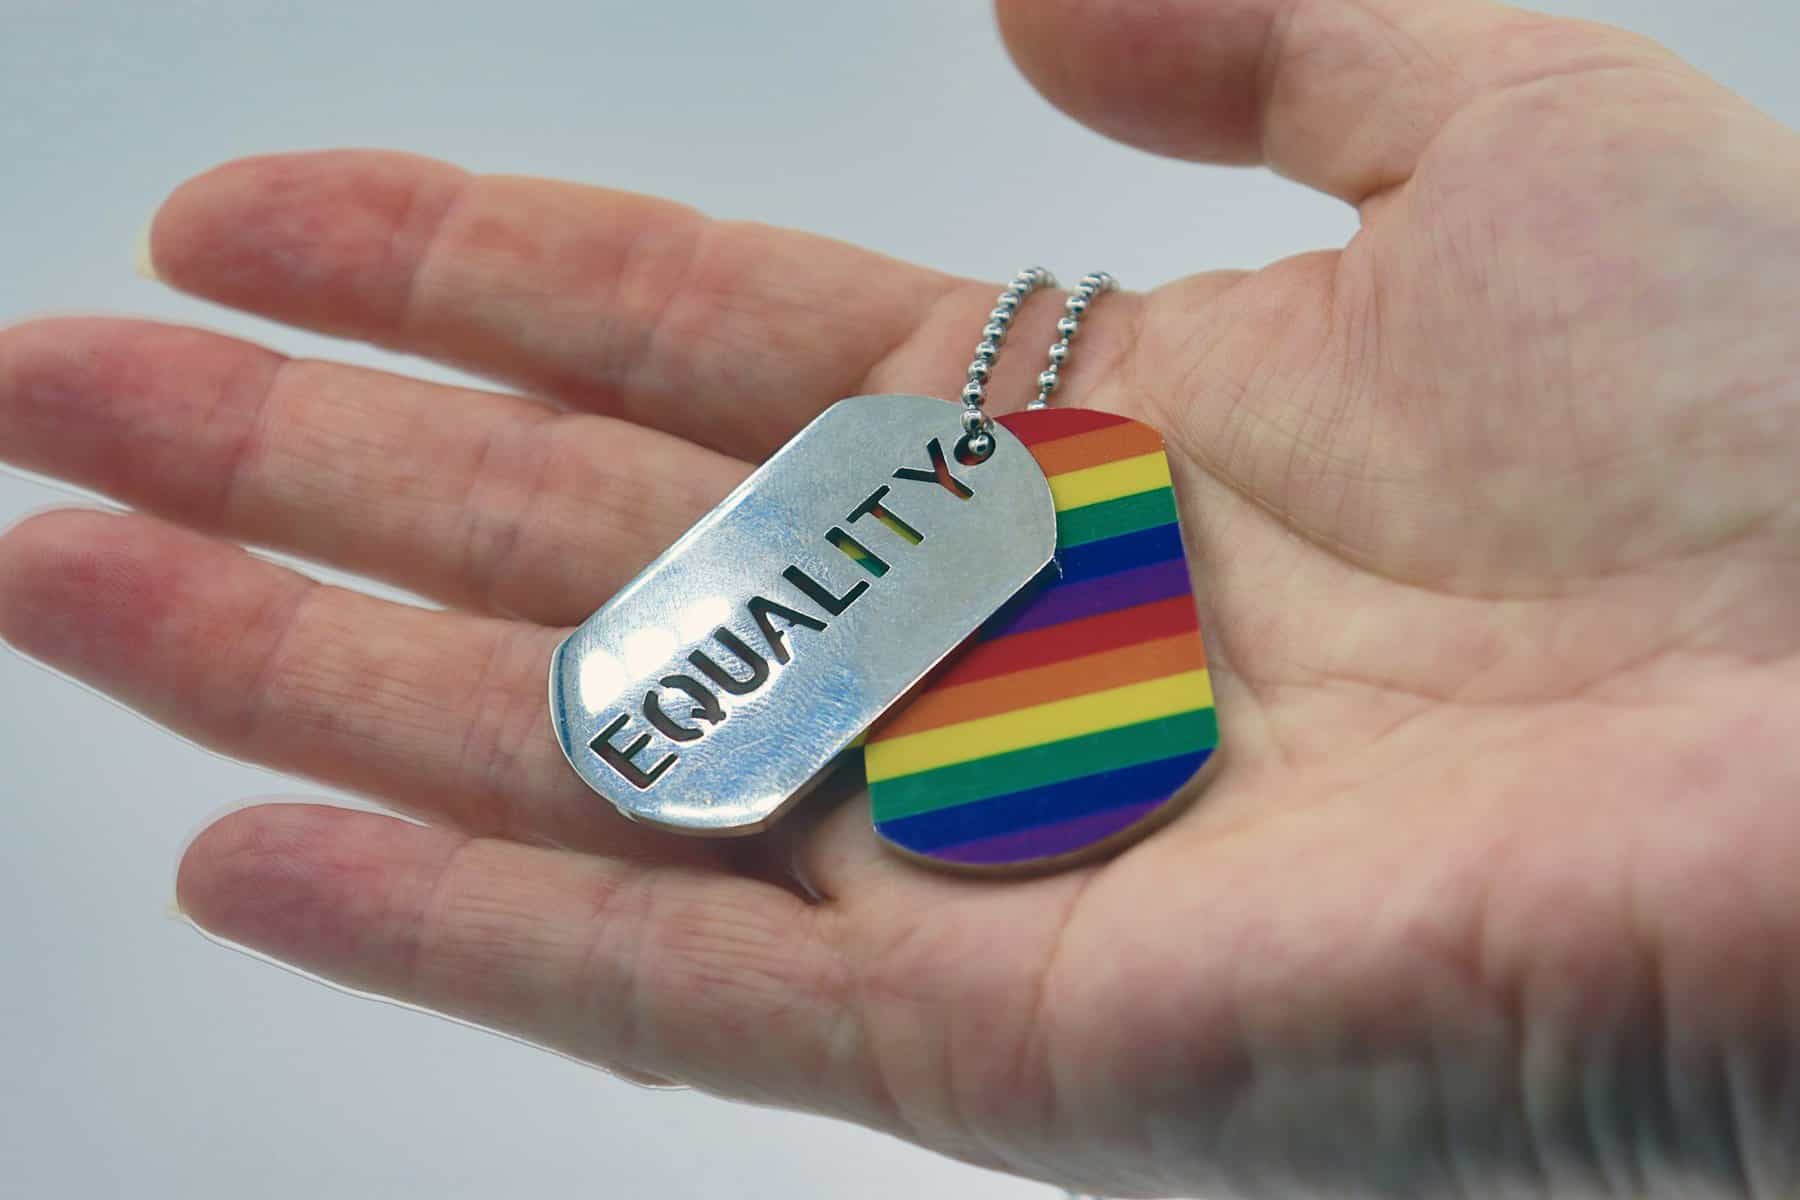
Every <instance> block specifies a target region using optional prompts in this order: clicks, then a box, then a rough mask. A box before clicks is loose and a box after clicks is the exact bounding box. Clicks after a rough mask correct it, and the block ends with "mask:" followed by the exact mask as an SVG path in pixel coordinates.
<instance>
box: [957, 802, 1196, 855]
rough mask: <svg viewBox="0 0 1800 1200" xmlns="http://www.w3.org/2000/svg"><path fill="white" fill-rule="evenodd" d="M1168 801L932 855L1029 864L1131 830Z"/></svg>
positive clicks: (1111, 810) (1113, 810) (1040, 827)
mask: <svg viewBox="0 0 1800 1200" xmlns="http://www.w3.org/2000/svg"><path fill="white" fill-rule="evenodd" d="M1163 803H1164V801H1162V800H1151V801H1149V802H1148V803H1145V804H1133V805H1130V806H1129V807H1126V808H1109V809H1107V810H1106V811H1104V812H1097V813H1089V814H1088V815H1087V816H1085V817H1076V818H1075V819H1074V820H1073V821H1058V822H1056V823H1055V824H1053V825H1034V826H1032V827H1031V828H1030V829H1021V830H1019V831H1018V832H1017V833H1003V834H999V835H998V836H996V837H986V838H980V839H978V840H976V841H973V842H962V843H959V844H958V845H955V846H940V847H938V848H937V849H936V850H932V851H929V854H930V856H931V857H932V858H939V859H943V860H944V861H945V862H955V863H969V864H970V865H977V864H980V865H986V866H998V865H1000V864H1002V863H1028V862H1034V861H1036V860H1038V859H1044V858H1055V857H1056V856H1058V855H1060V854H1072V853H1074V852H1075V851H1077V850H1083V849H1086V848H1087V847H1089V846H1091V845H1093V844H1094V843H1095V842H1098V841H1100V840H1102V839H1103V838H1109V837H1111V836H1112V835H1113V834H1115V833H1118V832H1120V831H1122V830H1125V829H1129V828H1130V827H1131V826H1133V825H1135V824H1137V823H1138V822H1139V821H1141V820H1143V819H1144V818H1145V817H1147V816H1149V815H1150V814H1151V813H1152V812H1154V811H1155V810H1156V809H1157V808H1159V807H1161V806H1162V804H1163Z"/></svg>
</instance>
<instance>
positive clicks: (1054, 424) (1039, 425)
mask: <svg viewBox="0 0 1800 1200" xmlns="http://www.w3.org/2000/svg"><path fill="white" fill-rule="evenodd" d="M1128 420H1130V418H1129V417H1118V416H1114V415H1113V414H1112V413H1103V412H1095V411H1094V410H1093V409H1091V408H1034V409H1028V410H1026V411H1025V412H1016V413H1009V414H1008V415H1006V416H1004V417H1001V418H1000V423H1001V424H1002V425H1004V426H1006V427H1007V428H1008V429H1010V430H1012V432H1013V434H1014V436H1016V437H1017V438H1018V439H1019V440H1020V441H1021V442H1024V443H1025V444H1026V445H1027V446H1034V445H1036V444H1037V443H1039V442H1048V441H1050V440H1052V439H1053V438H1062V437H1073V436H1074V435H1075V434H1078V433H1090V432H1092V431H1093V430H1096V429H1105V428H1106V427H1107V426H1108V425H1118V424H1121V423H1123V422H1125V421H1128Z"/></svg>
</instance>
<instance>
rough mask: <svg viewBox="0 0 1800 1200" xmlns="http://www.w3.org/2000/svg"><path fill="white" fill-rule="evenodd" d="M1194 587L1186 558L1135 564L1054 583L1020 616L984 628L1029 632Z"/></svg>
mask: <svg viewBox="0 0 1800 1200" xmlns="http://www.w3.org/2000/svg"><path fill="white" fill-rule="evenodd" d="M1192 590H1193V583H1192V581H1191V580H1190V579H1189V578H1188V569H1187V560H1186V559H1185V558H1171V559H1166V560H1164V561H1162V562H1159V563H1151V564H1150V565H1149V566H1144V567H1133V568H1131V569H1130V570H1128V571H1119V572H1116V573H1114V574H1112V575H1102V576H1101V577H1100V578H1098V579H1087V580H1083V581H1082V582H1080V583H1065V584H1051V585H1050V586H1049V587H1046V588H1045V589H1044V590H1043V591H1042V592H1040V593H1038V595H1037V596H1036V598H1034V599H1033V600H1032V601H1031V602H1030V603H1029V604H1027V605H1026V606H1025V607H1024V608H1023V609H1022V610H1020V612H1019V615H1018V616H1016V617H1014V618H1013V619H1012V620H1010V621H1008V622H1006V623H1005V624H1004V625H1001V626H998V627H997V628H994V629H990V630H987V631H985V633H986V636H987V637H990V638H996V637H1004V636H1006V635H1007V634H1009V633H1027V632H1029V631H1031V630H1033V629H1043V628H1044V627H1046V626H1049V625H1061V624H1062V623H1063V622H1064V621H1078V620H1080V619H1081V618H1083V617H1093V616H1098V615H1099V614H1101V613H1108V612H1114V611H1116V610H1117V609H1121V608H1131V607H1133V606H1135V605H1139V604H1149V603H1151V602H1152V601H1156V600H1167V599H1168V598H1169V597H1171V596H1185V595H1187V594H1188V593H1189V592H1190V591H1192Z"/></svg>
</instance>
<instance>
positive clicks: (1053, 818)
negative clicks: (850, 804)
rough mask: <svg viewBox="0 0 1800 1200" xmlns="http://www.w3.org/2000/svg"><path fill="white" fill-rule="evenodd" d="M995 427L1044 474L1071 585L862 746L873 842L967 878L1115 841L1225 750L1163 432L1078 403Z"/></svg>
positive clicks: (1029, 611)
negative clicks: (967, 872) (1022, 447)
mask: <svg viewBox="0 0 1800 1200" xmlns="http://www.w3.org/2000/svg"><path fill="white" fill-rule="evenodd" d="M999 421H1000V424H1002V425H1004V426H1005V427H1006V428H1007V429H1009V430H1011V431H1012V432H1013V433H1014V434H1016V435H1017V436H1018V438H1019V440H1020V441H1022V442H1024V443H1025V444H1026V446H1027V447H1029V449H1030V450H1031V453H1032V456H1033V457H1034V458H1036V459H1037V461H1038V464H1039V465H1040V466H1041V467H1043V469H1044V474H1045V475H1046V476H1048V477H1049V480H1050V493H1051V496H1052V497H1053V498H1054V500H1055V502H1056V559H1057V563H1058V565H1059V566H1060V568H1061V577H1060V578H1059V579H1056V580H1055V581H1054V582H1052V583H1049V584H1047V585H1045V586H1043V587H1041V588H1039V589H1037V590H1035V591H1032V592H1029V593H1028V594H1026V595H1024V596H1022V597H1021V598H1020V599H1019V600H1017V601H1015V602H1014V603H1012V604H1010V605H1008V606H1007V607H1006V608H1005V609H1003V610H1001V611H1000V612H999V613H997V614H996V615H995V616H994V618H993V619H991V620H990V621H989V622H988V623H987V624H986V625H985V626H984V627H983V629H982V630H981V632H980V633H978V634H977V635H976V636H975V638H974V639H972V640H971V641H970V642H969V643H967V644H965V646H964V647H963V648H962V649H961V650H959V651H958V656H957V657H956V658H954V659H952V660H950V662H949V664H948V666H947V667H946V668H944V669H943V670H942V671H941V673H939V674H938V675H936V676H934V677H932V678H931V679H930V680H929V681H928V682H927V683H926V684H925V685H924V686H923V687H922V688H921V689H920V690H919V691H918V692H916V693H915V694H914V697H913V698H912V699H911V700H910V701H909V702H908V703H907V704H906V705H905V706H904V707H902V708H900V709H898V710H896V711H895V712H894V713H893V714H892V715H890V716H889V717H887V718H886V719H884V720H883V721H882V722H881V723H880V724H879V725H877V726H876V727H875V729H874V730H873V731H871V733H870V734H869V737H868V740H867V743H866V746H865V751H864V765H865V768H866V770H867V772H868V779H869V795H870V800H871V804H872V807H873V815H874V820H875V828H876V831H877V832H878V833H880V834H881V836H882V837H883V838H884V839H886V840H887V841H888V843H889V844H891V845H892V846H894V847H895V848H897V849H899V850H900V851H902V852H904V853H906V854H908V855H912V856H915V857H918V858H923V859H926V860H929V861H931V862H934V863H939V864H943V865H948V866H954V867H958V868H962V869H983V868H989V869H992V868H1008V869H1018V868H1042V867H1046V866H1053V865H1061V864H1062V863H1063V862H1064V861H1066V860H1069V859H1071V858H1072V857H1074V856H1085V855H1092V854H1095V853H1099V852H1102V851H1104V850H1108V849H1111V848H1113V847H1115V846H1117V845H1119V844H1121V843H1122V842H1123V841H1125V840H1126V839H1128V838H1129V837H1131V836H1132V835H1133V834H1135V833H1138V832H1141V831H1143V830H1145V829H1148V828H1151V827H1153V825H1154V823H1155V818H1156V817H1157V815H1158V813H1159V812H1160V811H1161V810H1163V809H1164V807H1165V806H1166V805H1167V804H1168V803H1169V801H1170V800H1172V799H1173V798H1174V797H1175V795H1176V794H1177V793H1178V792H1180V791H1181V789H1182V787H1183V786H1184V785H1185V784H1186V783H1187V782H1188V781H1189V780H1190V779H1192V778H1193V776H1194V773H1195V772H1196V771H1198V770H1199V769H1200V767H1201V766H1202V764H1204V763H1205V762H1206V760H1207V759H1208V758H1209V757H1210V756H1211V755H1212V752H1213V749H1214V748H1215V747H1216V746H1217V744H1218V740H1219V736H1218V723H1217V721H1216V719H1215V716H1214V711H1213V697H1212V687H1211V684H1210V682H1209V680H1208V677H1207V671H1206V654H1205V651H1204V649H1203V648H1202V646H1201V641H1200V629H1199V622H1198V620H1197V617H1196V614H1195V611H1194V597H1193V591H1192V584H1191V582H1190V580H1189V578H1188V567H1187V558H1186V555H1185V554H1184V552H1183V550H1182V543H1181V528H1180V525H1179V524H1178V522H1177V519H1176V511H1175V494H1174V491H1173V490H1172V488H1171V485H1170V479H1169V463H1168V459H1167V458H1166V457H1165V456H1164V453H1163V443H1162V437H1161V436H1160V435H1159V434H1158V433H1157V432H1156V431H1155V430H1154V429H1152V428H1151V427H1150V426H1148V425H1145V424H1143V423H1142V422H1139V421H1133V420H1130V419H1128V418H1125V417H1117V416H1113V415H1111V414H1108V413H1100V412H1092V411H1088V410H1084V409H1073V408H1070V409H1054V408H1045V409H1036V410H1029V411H1026V412H1021V413H1015V414H1013V415H1011V416H1006V417H1001V418H999Z"/></svg>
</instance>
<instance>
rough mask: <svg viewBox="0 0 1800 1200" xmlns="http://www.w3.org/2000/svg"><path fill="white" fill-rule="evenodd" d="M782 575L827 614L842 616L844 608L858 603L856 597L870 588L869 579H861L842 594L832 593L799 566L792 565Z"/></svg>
mask: <svg viewBox="0 0 1800 1200" xmlns="http://www.w3.org/2000/svg"><path fill="white" fill-rule="evenodd" d="M781 577H782V578H783V579H785V580H787V581H788V582H789V583H791V584H793V585H794V586H795V587H796V588H798V589H799V590H800V593H801V594H802V595H804V596H805V597H806V598H807V599H808V600H811V601H812V602H813V603H814V604H816V605H818V606H819V607H820V608H822V609H824V610H825V612H826V614H827V615H829V616H833V617H841V616H843V615H844V610H845V609H846V608H849V607H850V606H851V605H852V604H855V603H856V598H857V597H858V596H860V595H862V594H863V593H864V592H866V591H868V590H869V581H868V580H866V579H859V580H857V581H856V582H855V583H853V584H851V585H850V590H849V591H847V592H845V593H844V594H843V595H841V596H834V595H832V594H831V589H830V588H828V587H826V586H825V585H824V584H822V583H820V582H819V581H818V580H816V579H814V578H813V577H812V576H811V575H808V574H807V573H806V572H805V571H802V570H801V569H800V568H799V567H794V566H790V567H788V568H787V569H786V570H784V571H782V573H781Z"/></svg>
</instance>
